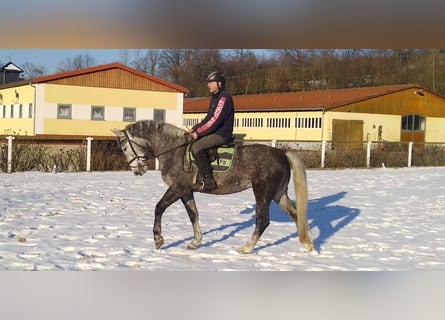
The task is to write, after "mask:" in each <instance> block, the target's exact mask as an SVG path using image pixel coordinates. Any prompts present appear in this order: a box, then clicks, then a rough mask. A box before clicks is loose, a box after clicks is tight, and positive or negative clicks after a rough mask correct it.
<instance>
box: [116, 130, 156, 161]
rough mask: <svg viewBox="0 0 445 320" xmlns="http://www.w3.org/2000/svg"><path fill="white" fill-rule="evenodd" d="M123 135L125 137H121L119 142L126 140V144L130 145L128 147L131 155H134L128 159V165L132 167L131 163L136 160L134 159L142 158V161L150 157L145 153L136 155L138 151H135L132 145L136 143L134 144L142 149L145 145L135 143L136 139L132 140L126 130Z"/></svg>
mask: <svg viewBox="0 0 445 320" xmlns="http://www.w3.org/2000/svg"><path fill="white" fill-rule="evenodd" d="M124 135H125V138H124V139H122V140H121V141H120V144H121V145H122V143H124V142H125V141H128V145H129V146H130V149H131V151H132V152H133V155H134V157H133V158H132V159H131V160H130V161H128V165H129V166H130V167H132V165H131V164H132V163H133V162H134V161H136V160H137V161H139V160H142V161H144V162H145V161H147V160H148V159H150V158H149V157H147V156H146V154H145V153H144V155H143V156H140V155H138V153H137V152H136V150H135V148H134V145H136V146H138V147H141V148H142V149H144V150H145V149H146V147H145V146H143V145H141V144H139V143H137V142H136V141H134V140H133V139H131V138H130V136H129V135H128V133H127V131H126V130H125V131H124ZM133 167H134V166H133Z"/></svg>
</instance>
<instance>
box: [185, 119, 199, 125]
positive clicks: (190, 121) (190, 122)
mask: <svg viewBox="0 0 445 320" xmlns="http://www.w3.org/2000/svg"><path fill="white" fill-rule="evenodd" d="M198 122H199V119H198V118H185V119H184V126H186V127H193V126H194V125H196V124H198Z"/></svg>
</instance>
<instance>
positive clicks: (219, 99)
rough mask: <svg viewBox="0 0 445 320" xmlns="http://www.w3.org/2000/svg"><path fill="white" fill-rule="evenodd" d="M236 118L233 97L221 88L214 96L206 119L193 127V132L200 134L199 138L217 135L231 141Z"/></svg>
mask: <svg viewBox="0 0 445 320" xmlns="http://www.w3.org/2000/svg"><path fill="white" fill-rule="evenodd" d="M234 116H235V106H234V103H233V99H232V96H231V95H230V94H229V93H228V92H227V91H226V90H225V89H224V88H221V89H220V90H219V91H218V93H216V94H214V95H212V98H211V100H210V104H209V109H208V111H207V115H206V117H205V118H204V119H203V120H202V121H201V122H200V123H198V124H196V125H195V126H193V131H195V132H196V133H197V134H198V137H202V136H206V135H209V134H211V133H216V134H218V135H220V136H222V137H224V138H226V139H231V138H232V134H233V119H234Z"/></svg>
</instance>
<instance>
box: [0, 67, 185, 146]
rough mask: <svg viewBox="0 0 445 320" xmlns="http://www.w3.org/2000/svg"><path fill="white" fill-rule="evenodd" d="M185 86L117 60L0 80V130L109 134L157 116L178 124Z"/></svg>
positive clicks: (35, 134)
mask: <svg viewBox="0 0 445 320" xmlns="http://www.w3.org/2000/svg"><path fill="white" fill-rule="evenodd" d="M187 93H188V89H186V88H184V87H182V86H179V85H176V84H173V83H170V82H167V81H164V80H161V79H159V78H156V77H153V76H150V75H147V74H145V73H143V72H140V71H137V70H135V69H132V68H129V67H127V66H125V65H122V64H119V63H111V64H105V65H100V66H95V67H91V68H86V69H81V70H75V71H70V72H63V73H57V74H53V75H49V76H43V77H39V78H34V79H31V80H22V79H21V80H19V81H14V82H10V83H5V84H3V85H0V108H1V109H0V135H3V136H7V135H14V136H27V137H32V138H33V139H42V140H48V141H50V140H66V141H68V140H73V139H84V138H85V137H92V138H97V139H109V138H113V139H114V138H115V136H114V134H113V133H112V132H111V129H112V128H123V127H125V126H126V125H128V124H129V123H130V122H134V121H137V120H142V119H158V120H163V121H167V122H170V123H173V124H176V125H178V126H181V125H182V112H183V110H182V108H183V99H184V95H185V94H187Z"/></svg>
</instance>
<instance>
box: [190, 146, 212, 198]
mask: <svg viewBox="0 0 445 320" xmlns="http://www.w3.org/2000/svg"><path fill="white" fill-rule="evenodd" d="M195 160H196V163H197V164H198V169H199V170H198V177H197V178H196V183H195V184H194V185H193V188H194V189H195V190H198V191H211V190H214V189H216V188H217V185H216V181H215V179H214V178H213V173H212V167H211V165H210V160H209V154H208V153H207V151H205V150H202V151H199V152H198V153H197V154H196V155H195Z"/></svg>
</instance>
